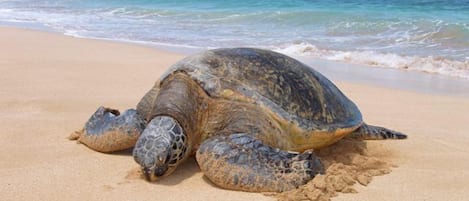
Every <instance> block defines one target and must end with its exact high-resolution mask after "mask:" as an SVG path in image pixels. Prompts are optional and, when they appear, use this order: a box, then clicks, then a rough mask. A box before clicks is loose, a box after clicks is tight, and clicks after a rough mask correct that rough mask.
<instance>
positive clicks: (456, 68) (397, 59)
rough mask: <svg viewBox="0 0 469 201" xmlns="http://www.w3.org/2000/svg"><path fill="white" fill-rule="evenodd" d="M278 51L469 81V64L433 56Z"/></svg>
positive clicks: (309, 48) (303, 47)
mask: <svg viewBox="0 0 469 201" xmlns="http://www.w3.org/2000/svg"><path fill="white" fill-rule="evenodd" d="M274 50H275V51H278V52H281V53H285V54H289V55H298V56H308V57H314V58H321V59H327V60H333V61H342V62H348V63H354V64H365V65H369V66H376V67H387V68H396V69H402V70H412V71H421V72H426V73H437V74H442V75H448V76H453V77H459V78H465V79H469V61H468V60H466V61H455V60H449V59H446V58H443V57H433V56H428V57H418V56H403V55H398V54H392V53H378V52H375V51H337V50H325V49H319V48H317V47H316V46H314V45H311V44H308V43H299V44H293V45H289V46H286V47H283V48H274Z"/></svg>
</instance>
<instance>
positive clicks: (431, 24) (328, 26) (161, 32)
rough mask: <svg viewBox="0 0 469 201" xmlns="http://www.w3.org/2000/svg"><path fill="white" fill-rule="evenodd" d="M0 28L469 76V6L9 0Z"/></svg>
mask: <svg viewBox="0 0 469 201" xmlns="http://www.w3.org/2000/svg"><path fill="white" fill-rule="evenodd" d="M0 23H4V24H5V23H7V24H10V25H11V24H13V25H15V26H33V25H40V26H42V27H45V28H46V29H50V30H53V31H57V32H62V33H64V34H67V35H72V36H77V37H88V38H101V39H111V40H120V41H130V42H138V43H146V44H149V45H163V46H176V47H182V48H192V49H207V48H217V47H235V46H248V47H261V48H268V49H272V50H276V51H279V52H282V53H286V54H290V55H293V56H295V55H296V56H302V57H311V58H321V59H327V60H333V61H343V62H349V63H357V64H366V65H370V66H377V67H387V68H399V69H405V70H413V71H423V72H428V73H438V74H442V75H447V76H453V77H459V78H466V79H469V0H354V1H351V0H316V1H312V0H311V1H307V0H289V1H288V0H225V1H222V0H180V1H163V0H0Z"/></svg>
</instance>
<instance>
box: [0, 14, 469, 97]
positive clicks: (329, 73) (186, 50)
mask: <svg viewBox="0 0 469 201" xmlns="http://www.w3.org/2000/svg"><path fill="white" fill-rule="evenodd" d="M22 23H25V24H26V25H25V26H18V22H0V27H6V28H13V29H24V30H32V31H40V32H47V33H54V34H58V35H63V36H67V37H73V38H81V39H90V40H98V41H108V42H113V43H121V44H129V45H136V46H142V47H149V48H153V49H156V50H162V51H167V52H171V53H175V54H180V55H184V56H187V55H190V54H195V53H197V52H200V51H204V50H208V49H210V48H198V47H186V46H179V45H170V44H157V43H148V42H145V41H132V40H128V41H126V40H119V39H107V38H93V37H82V36H76V35H70V34H66V33H62V32H59V31H55V30H53V29H51V28H49V27H47V26H45V25H42V24H40V23H26V22H22ZM20 24H21V23H20ZM274 51H277V52H278V50H274ZM281 53H282V52H281ZM283 54H285V53H283ZM287 55H289V56H291V57H293V58H295V59H298V60H300V61H301V62H303V63H305V64H307V65H309V66H312V67H313V68H314V69H315V70H317V71H319V72H321V73H322V74H324V75H326V77H328V78H329V79H331V80H332V81H334V82H341V81H346V82H352V83H357V84H366V85H369V84H371V85H378V86H381V87H387V88H392V89H403V90H407V91H413V92H417V93H427V94H436V95H450V96H454V95H455V96H460V97H469V79H465V78H462V77H454V76H450V75H444V74H438V73H430V72H424V71H418V70H415V69H414V70H403V69H399V68H393V67H382V66H373V65H367V64H356V63H350V62H344V61H333V60H327V59H324V58H315V57H308V56H301V55H292V54H287ZM325 66H326V68H325Z"/></svg>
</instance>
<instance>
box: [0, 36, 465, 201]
mask: <svg viewBox="0 0 469 201" xmlns="http://www.w3.org/2000/svg"><path fill="white" fill-rule="evenodd" d="M0 45H1V46H0V131H1V134H0V143H1V144H0V159H1V160H0V193H1V200H208V201H209V200H275V199H280V200H314V199H316V200H328V199H332V200H333V201H339V200H361V201H374V200H383V201H394V200H402V201H410V200H427V201H433V200H434V201H440V200H467V198H468V197H469V191H468V186H469V146H468V145H469V138H468V137H467V134H468V131H467V130H468V128H469V124H468V122H469V98H465V97H456V96H454V97H452V96H447V95H445V96H443V95H430V94H422V93H417V92H410V91H403V90H397V89H391V88H384V87H379V86H370V85H363V84H353V83H348V82H341V81H340V80H334V82H335V83H336V84H337V85H338V87H339V88H340V89H341V90H342V91H343V92H344V93H345V94H346V95H347V96H348V97H349V98H350V99H352V100H353V101H354V102H355V103H357V105H358V106H359V108H360V109H361V111H362V113H363V116H364V119H365V121H366V122H367V123H369V124H374V125H381V126H385V127H389V128H392V129H395V130H398V131H401V132H403V133H406V134H408V135H409V139H408V140H404V141H370V142H366V143H364V142H357V141H354V140H350V139H347V140H344V141H342V142H340V143H338V144H337V145H334V146H332V147H329V148H326V149H324V150H321V151H319V152H318V155H319V156H321V157H322V158H323V161H324V162H325V164H326V168H327V171H326V172H327V174H326V175H323V176H318V177H316V178H315V179H314V180H313V181H311V182H309V183H308V184H306V185H305V186H302V187H301V188H299V189H296V190H293V191H290V192H286V193H282V194H275V195H268V196H266V195H265V194H262V193H246V192H238V191H230V190H224V189H221V188H218V187H216V186H214V185H213V184H211V183H210V181H208V180H207V179H206V178H205V177H204V176H203V174H202V173H201V172H200V170H199V168H198V166H197V164H196V162H195V161H194V160H193V159H191V160H188V161H186V162H185V163H184V164H183V165H182V166H181V167H179V168H178V169H177V170H176V171H175V172H174V173H173V175H171V176H170V177H167V178H164V179H162V180H160V181H159V182H156V183H148V182H146V181H144V180H143V179H142V178H141V177H140V174H139V168H138V165H137V164H136V163H135V162H134V161H133V159H132V157H131V153H130V152H129V151H122V152H118V153H114V154H103V153H98V152H95V151H92V150H90V149H88V148H87V147H85V146H84V145H82V144H77V143H76V142H75V141H70V140H68V139H67V137H68V136H69V135H70V134H71V133H72V132H73V131H75V130H79V129H80V128H82V127H83V125H84V123H85V122H86V120H87V119H88V118H89V117H90V115H91V114H93V112H94V111H95V110H96V109H97V108H98V107H99V106H101V105H102V106H108V107H112V108H118V109H120V110H124V109H127V108H132V107H135V106H136V104H137V103H138V101H139V100H140V98H141V97H142V96H143V95H144V94H145V92H146V91H147V90H148V89H150V88H151V86H152V85H153V83H154V82H155V81H156V79H157V78H158V77H159V75H160V74H161V73H162V72H163V71H164V70H165V69H166V68H167V67H168V66H170V65H171V64H173V63H175V62H176V61H178V60H179V59H181V58H182V57H183V56H182V55H179V54H174V53H169V52H165V51H161V50H157V49H154V48H148V47H141V46H134V45H129V44H121V43H114V42H107V41H97V40H88V39H78V38H72V37H67V36H62V35H58V34H54V33H45V32H38V31H30V30H22V29H16V28H5V27H3V28H0ZM378 175H381V176H378ZM343 192H344V193H343Z"/></svg>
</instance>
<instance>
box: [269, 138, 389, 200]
mask: <svg viewBox="0 0 469 201" xmlns="http://www.w3.org/2000/svg"><path fill="white" fill-rule="evenodd" d="M316 153H317V155H318V156H319V157H321V160H322V162H323V164H324V167H325V169H326V173H325V174H324V175H316V177H315V178H314V179H313V180H311V181H310V182H308V183H307V184H305V185H303V186H300V187H299V188H297V189H293V190H290V191H286V192H282V193H278V194H271V195H274V196H275V197H276V198H277V199H278V200H281V201H284V200H314V201H327V200H330V199H331V198H332V197H335V196H337V194H338V193H339V192H341V193H357V191H356V190H355V188H353V185H355V184H357V183H358V184H360V185H363V186H366V185H368V184H369V183H370V182H371V180H372V177H374V176H379V175H384V174H387V173H390V172H391V167H393V165H392V164H390V163H388V162H385V161H384V160H383V159H380V158H377V157H374V156H372V155H370V154H369V153H368V150H367V145H366V142H364V141H360V140H355V139H350V138H345V139H343V140H341V141H339V142H338V143H336V144H335V145H332V146H329V147H326V148H324V149H321V150H318V151H316Z"/></svg>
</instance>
